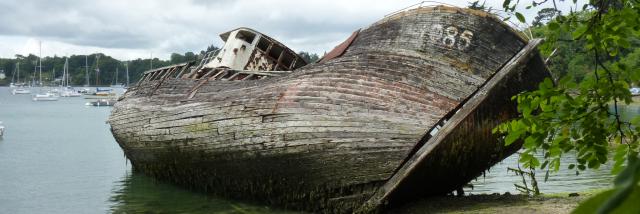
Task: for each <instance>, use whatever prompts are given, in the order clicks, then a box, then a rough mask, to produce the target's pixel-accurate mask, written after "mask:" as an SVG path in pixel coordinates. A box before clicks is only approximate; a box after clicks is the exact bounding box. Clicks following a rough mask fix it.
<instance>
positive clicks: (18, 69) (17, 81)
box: [16, 62, 20, 83]
mask: <svg viewBox="0 0 640 214" xmlns="http://www.w3.org/2000/svg"><path fill="white" fill-rule="evenodd" d="M16 70H17V71H18V79H16V83H19V82H20V63H19V62H17V63H16Z"/></svg>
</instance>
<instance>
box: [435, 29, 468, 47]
mask: <svg viewBox="0 0 640 214" xmlns="http://www.w3.org/2000/svg"><path fill="white" fill-rule="evenodd" d="M430 37H431V41H432V42H433V43H435V44H442V45H444V46H445V47H448V48H457V49H458V50H466V49H467V48H469V46H470V45H471V39H472V38H473V32H471V31H469V30H463V31H462V32H460V30H459V29H458V28H456V27H454V26H447V27H446V28H445V27H443V26H442V25H441V24H434V25H432V26H431V34H430Z"/></svg>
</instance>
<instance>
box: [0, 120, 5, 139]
mask: <svg viewBox="0 0 640 214" xmlns="http://www.w3.org/2000/svg"><path fill="white" fill-rule="evenodd" d="M3 135H4V126H3V125H2V121H0V137H2V136H3Z"/></svg>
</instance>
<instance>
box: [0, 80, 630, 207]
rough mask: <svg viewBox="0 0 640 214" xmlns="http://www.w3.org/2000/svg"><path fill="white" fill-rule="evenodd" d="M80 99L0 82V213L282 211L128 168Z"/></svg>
mask: <svg viewBox="0 0 640 214" xmlns="http://www.w3.org/2000/svg"><path fill="white" fill-rule="evenodd" d="M32 91H34V90H32ZM35 91H37V89H36V90H35ZM85 102H87V100H85V99H83V98H81V97H77V98H60V100H59V101H54V102H34V101H31V96H30V95H11V94H10V93H9V88H6V87H4V88H3V87H0V121H3V122H4V125H5V126H6V132H5V136H4V137H3V138H0V213H111V212H115V213H125V212H126V213H139V212H150V213H212V212H215V213H247V212H249V213H285V211H282V210H277V209H273V208H269V207H265V206H261V205H254V204H248V203H244V202H237V201H229V200H224V199H220V198H215V197H211V196H207V195H204V194H201V193H197V192H193V191H188V190H185V189H182V188H178V187H175V186H173V185H170V184H165V183H162V182H156V181H154V180H153V179H151V178H148V177H146V176H144V175H140V174H136V173H132V172H131V166H130V165H129V163H128V162H127V160H126V159H125V157H124V155H123V153H122V150H121V149H120V147H118V145H117V143H116V142H115V140H114V139H113V136H112V135H111V132H110V131H109V126H108V125H107V124H106V123H105V121H106V119H107V117H108V116H109V113H110V110H111V109H110V108H109V107H87V106H85V105H84V103H85ZM637 111H638V109H637V108H633V109H630V110H629V112H630V113H631V114H637V113H638V112H637ZM568 158H570V157H568ZM515 159H516V158H515V157H510V158H508V159H507V160H506V161H504V162H502V163H500V164H498V165H496V166H494V167H493V168H492V170H491V171H490V172H489V173H487V174H486V175H485V177H484V178H482V177H481V178H478V179H477V180H476V181H475V182H474V183H473V184H474V186H475V188H474V190H467V191H471V192H473V193H491V192H506V191H510V192H512V193H514V192H515V189H514V188H513V183H515V182H518V181H519V177H515V176H512V174H511V173H507V172H506V167H507V166H515V163H516V162H515ZM609 183H610V175H609V171H608V169H606V167H605V168H604V169H602V170H600V171H590V172H585V173H584V174H583V175H581V176H575V172H573V171H566V172H565V171H561V172H560V173H559V174H558V176H552V177H551V179H550V181H549V182H547V183H542V185H541V188H542V191H543V192H569V191H581V190H585V189H591V188H600V187H606V186H608V185H609Z"/></svg>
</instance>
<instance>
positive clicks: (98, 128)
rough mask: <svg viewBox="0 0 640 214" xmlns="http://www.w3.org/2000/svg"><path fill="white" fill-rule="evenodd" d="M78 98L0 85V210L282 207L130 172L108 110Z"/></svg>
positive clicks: (242, 210) (241, 209)
mask: <svg viewBox="0 0 640 214" xmlns="http://www.w3.org/2000/svg"><path fill="white" fill-rule="evenodd" d="M36 91H37V90H32V92H36ZM86 102H87V100H85V99H83V98H82V97H73V98H63V97H61V98H60V100H59V101H51V102H45V101H41V102H34V101H32V100H31V96H30V95H11V94H10V93H9V88H6V87H0V121H3V122H4V125H5V126H6V132H5V136H4V137H3V138H0V213H108V212H120V213H122V212H126V213H138V212H153V213H157V212H167V213H176V212H191V213H205V212H206V213H211V212H223V213H246V212H253V213H282V212H283V211H280V210H274V209H271V208H268V207H264V206H258V205H252V204H246V203H240V202H233V201H227V200H222V199H218V198H213V197H208V196H206V195H203V194H200V193H194V192H190V191H187V190H184V189H182V188H178V187H175V186H173V185H169V184H164V183H160V182H154V180H153V179H150V178H148V177H145V176H143V175H138V174H135V173H132V172H131V165H130V164H128V162H127V160H126V159H125V157H124V154H123V152H122V150H121V149H120V147H119V146H118V144H117V143H116V142H115V140H114V139H113V136H112V135H111V132H110V131H109V126H108V125H107V124H106V123H105V121H106V119H107V117H108V116H109V113H110V111H111V108H109V107H89V106H85V105H84V103H86Z"/></svg>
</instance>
